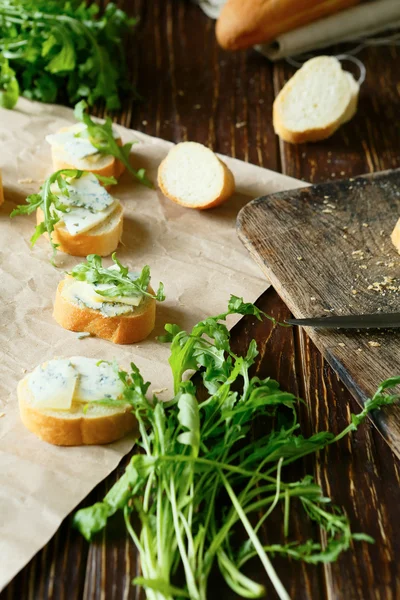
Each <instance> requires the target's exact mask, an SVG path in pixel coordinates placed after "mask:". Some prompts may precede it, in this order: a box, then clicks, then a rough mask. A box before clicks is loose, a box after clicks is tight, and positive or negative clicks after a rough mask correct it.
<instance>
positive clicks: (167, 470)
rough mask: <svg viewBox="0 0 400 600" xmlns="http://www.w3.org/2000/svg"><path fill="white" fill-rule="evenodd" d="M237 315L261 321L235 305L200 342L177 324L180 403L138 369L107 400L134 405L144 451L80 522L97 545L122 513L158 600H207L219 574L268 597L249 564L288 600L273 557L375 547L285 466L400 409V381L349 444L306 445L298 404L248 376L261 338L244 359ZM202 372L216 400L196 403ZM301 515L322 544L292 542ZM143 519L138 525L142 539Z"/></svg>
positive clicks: (207, 325)
mask: <svg viewBox="0 0 400 600" xmlns="http://www.w3.org/2000/svg"><path fill="white" fill-rule="evenodd" d="M232 313H238V314H253V315H254V316H255V317H257V318H258V319H261V318H262V316H263V313H261V312H260V311H259V310H258V309H257V308H256V307H255V306H253V305H251V304H245V303H243V301H242V299H240V298H236V297H234V296H233V297H231V300H230V303H229V307H228V312H227V313H225V314H222V315H218V316H217V317H214V318H208V319H206V320H204V321H202V322H200V323H198V324H197V325H196V326H195V327H194V328H193V330H192V331H191V332H190V333H187V332H186V331H183V330H181V329H180V328H179V327H178V326H176V325H167V326H166V330H167V335H166V336H165V338H164V341H168V342H170V343H171V357H170V365H171V369H172V371H173V374H174V380H175V390H176V394H175V397H174V398H173V399H172V400H171V401H169V402H167V403H165V402H162V401H159V400H158V399H157V398H156V397H154V398H153V399H152V400H151V401H149V400H148V399H147V397H146V394H147V391H148V387H149V383H145V382H144V380H143V378H142V376H141V375H140V373H139V371H138V369H137V367H136V366H135V365H134V364H132V365H131V372H130V373H127V372H124V371H119V377H120V379H121V380H122V381H123V383H124V393H123V398H122V399H120V400H118V401H113V400H110V399H105V400H103V401H102V403H108V404H113V402H122V403H123V404H126V403H127V402H128V403H130V404H131V405H132V411H133V413H134V414H135V415H136V418H137V420H138V423H139V429H140V435H141V440H140V442H139V445H140V446H141V448H142V450H143V452H142V453H140V454H136V455H134V456H133V457H132V459H131V461H130V463H129V465H128V467H127V469H126V471H125V474H124V475H123V476H122V477H121V479H120V480H119V481H118V482H117V483H116V484H115V485H114V486H113V487H112V488H111V490H110V491H109V492H108V493H107V495H106V496H105V498H104V500H103V501H102V502H98V503H96V504H94V505H93V506H90V507H88V508H84V509H81V510H79V511H78V512H77V513H76V515H75V517H74V524H75V526H76V527H77V528H78V529H79V530H80V531H81V532H82V534H83V535H84V536H85V537H86V539H88V540H90V539H91V538H92V536H93V535H94V534H95V533H96V532H98V531H100V530H102V529H103V528H104V527H105V526H106V524H107V521H108V519H109V518H110V517H111V516H112V515H114V514H115V513H116V512H117V511H122V512H123V516H124V519H125V523H126V527H127V530H128V532H129V534H130V536H131V538H132V540H133V542H134V544H135V546H136V548H137V550H138V552H139V554H140V562H141V567H142V576H141V577H137V578H136V579H135V580H134V583H135V584H137V585H141V586H143V587H144V588H145V590H146V595H147V598H148V599H149V600H173V599H174V598H178V599H183V598H190V599H191V600H206V598H207V583H208V578H209V575H210V572H211V569H212V568H213V566H215V565H217V566H218V568H219V570H220V572H221V574H222V576H223V577H224V579H225V581H226V583H227V584H228V585H229V586H230V588H232V590H233V591H234V592H235V593H236V594H238V595H239V596H241V597H244V598H260V597H262V596H264V594H265V589H264V587H263V586H262V585H260V584H259V583H257V582H255V581H253V580H251V579H250V578H249V577H248V576H247V575H246V574H245V573H244V572H243V568H244V566H245V565H246V563H247V562H248V561H249V560H250V559H252V558H254V557H257V556H258V557H259V559H260V561H261V562H262V564H263V566H264V568H265V571H266V573H267V574H268V577H269V578H270V580H271V582H272V583H273V585H274V587H275V590H276V592H277V594H278V596H279V598H281V599H282V600H287V599H288V598H289V596H288V594H287V592H286V590H285V588H284V586H283V584H282V582H281V581H280V579H279V578H278V576H277V573H276V571H275V569H274V567H273V564H272V561H271V557H273V556H275V555H282V556H287V557H290V558H292V559H296V560H303V561H305V562H308V563H312V564H316V563H320V562H331V561H334V560H336V558H337V557H338V555H339V554H340V553H341V552H342V551H344V550H347V549H348V548H349V546H350V543H351V542H352V540H363V541H372V540H371V538H370V537H369V536H367V535H365V534H361V533H353V532H352V531H351V528H350V524H349V522H348V519H347V517H346V516H345V514H344V513H343V512H341V511H340V510H339V509H338V508H336V507H330V500H329V499H328V498H326V497H325V496H324V495H323V493H322V490H321V488H320V487H319V486H318V485H317V484H316V483H315V482H314V481H313V478H312V477H311V476H307V477H304V478H302V479H301V480H299V481H294V482H293V481H290V480H288V481H286V480H285V466H286V465H288V464H290V463H292V462H294V461H296V460H298V459H300V458H301V457H303V456H306V455H308V454H311V453H314V452H317V451H318V450H321V449H323V448H325V447H326V446H328V445H329V444H332V443H334V442H336V441H337V440H339V439H340V438H342V437H343V436H344V435H346V434H348V433H349V432H351V431H354V430H355V429H356V428H357V427H358V425H359V424H360V423H362V421H363V420H364V419H365V417H366V416H367V414H368V413H369V412H370V411H371V410H372V409H376V408H379V407H381V406H384V405H388V404H392V403H393V402H394V401H395V400H397V399H398V398H399V395H395V394H392V395H388V394H386V393H385V390H387V389H390V388H393V387H394V386H396V385H398V384H400V377H396V378H393V379H390V380H387V381H385V382H384V383H383V384H382V385H381V386H380V387H379V389H378V391H377V392H376V394H375V395H374V397H373V398H372V399H370V400H369V401H368V402H367V403H366V404H365V407H364V409H363V410H362V411H361V412H360V413H359V414H358V415H352V418H351V423H350V424H349V425H348V427H346V429H345V430H344V431H342V432H341V433H340V434H339V435H337V436H334V435H333V434H331V433H329V432H327V431H322V432H319V433H316V434H314V435H312V436H311V437H309V438H306V437H304V436H303V435H302V434H301V433H300V431H299V424H298V422H297V415H296V405H297V402H298V401H297V399H296V398H295V397H294V396H293V395H292V394H289V393H287V392H284V391H282V390H281V389H280V388H279V384H278V383H277V382H276V381H273V380H271V379H269V378H267V379H259V378H258V377H251V376H250V374H249V370H250V368H251V365H252V364H253V363H254V360H255V357H256V356H257V348H256V343H255V341H254V340H253V341H252V342H251V343H250V345H249V347H248V351H247V354H246V356H244V357H240V356H236V355H235V354H234V353H233V352H232V351H231V349H230V344H229V332H228V329H227V327H226V325H225V323H224V321H225V319H226V317H227V315H228V314H232ZM116 369H117V370H118V367H117V366H116ZM198 369H201V377H202V383H203V384H204V386H205V388H206V389H207V391H208V397H207V399H206V400H200V399H199V398H198V391H197V390H196V387H195V385H194V384H193V382H191V381H184V377H183V375H184V374H185V373H186V372H187V371H188V370H198ZM238 390H240V391H238ZM260 418H261V419H263V420H264V421H263V422H265V421H267V422H269V428H266V433H265V434H264V435H263V436H262V437H261V438H260V439H257V440H252V439H250V436H249V431H250V428H251V426H252V424H253V422H255V421H257V420H259V419H260ZM279 507H281V508H282V510H281V511H280V510H278V508H279ZM291 510H299V511H302V512H303V514H304V518H305V519H311V520H312V521H314V522H316V523H317V524H318V525H319V526H320V527H321V528H322V529H323V530H324V533H325V536H324V537H325V539H326V542H325V544H324V545H321V543H320V542H319V541H316V540H312V539H309V540H296V539H295V538H293V534H292V532H291V531H290V520H289V516H290V511H291ZM260 513H261V514H262V516H261V517H260ZM281 515H282V516H281ZM133 519H134V520H135V521H137V520H139V522H140V531H139V532H138V531H137V529H135V528H134V527H133V524H132V521H133ZM271 519H274V520H276V519H281V520H282V527H281V530H282V531H283V537H282V539H277V540H273V541H271V542H270V543H269V544H268V545H267V546H266V545H263V543H262V541H261V539H260V537H259V535H258V533H259V530H260V527H261V526H262V525H263V524H267V523H268V521H270V520H271ZM238 525H241V526H242V527H243V528H244V530H245V531H246V534H247V540H246V541H245V542H244V543H239V544H237V543H236V544H235V542H234V537H233V533H234V531H235V529H236V527H237V526H238ZM178 572H180V573H182V572H183V574H184V578H183V579H184V583H182V582H181V579H179V577H178V578H177V573H178Z"/></svg>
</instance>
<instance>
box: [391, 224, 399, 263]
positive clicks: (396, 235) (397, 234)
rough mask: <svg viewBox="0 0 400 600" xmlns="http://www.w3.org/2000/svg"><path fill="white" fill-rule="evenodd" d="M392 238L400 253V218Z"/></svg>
mask: <svg viewBox="0 0 400 600" xmlns="http://www.w3.org/2000/svg"><path fill="white" fill-rule="evenodd" d="M390 238H391V240H392V243H393V245H394V247H395V248H396V250H397V252H398V253H399V254H400V219H399V220H398V221H397V223H396V225H395V228H394V229H393V231H392V235H391V236H390Z"/></svg>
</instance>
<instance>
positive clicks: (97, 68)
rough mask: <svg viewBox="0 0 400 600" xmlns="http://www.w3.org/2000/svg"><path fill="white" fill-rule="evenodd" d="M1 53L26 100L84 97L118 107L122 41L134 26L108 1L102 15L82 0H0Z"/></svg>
mask: <svg viewBox="0 0 400 600" xmlns="http://www.w3.org/2000/svg"><path fill="white" fill-rule="evenodd" d="M0 10H1V18H0V51H1V50H2V51H3V54H4V56H5V57H6V58H8V59H9V60H10V61H11V63H12V67H13V68H14V69H15V71H16V73H17V78H18V80H19V83H20V86H21V90H22V93H23V95H24V96H26V97H28V98H32V99H35V100H40V101H42V102H56V101H61V102H65V101H69V103H75V102H76V101H77V100H79V99H81V98H86V99H87V101H88V103H89V104H91V105H92V104H94V103H95V102H97V101H98V100H105V103H106V107H107V108H108V109H109V110H115V109H118V108H120V106H121V96H122V92H124V91H125V90H126V89H128V87H129V86H128V84H127V77H126V61H125V57H124V52H123V38H124V37H125V35H126V34H127V33H129V32H131V31H132V30H133V28H134V26H135V24H136V23H137V20H136V19H131V18H129V17H128V16H127V14H126V13H125V12H124V11H122V10H120V9H119V8H117V6H116V5H115V3H113V2H109V3H108V4H107V6H106V7H105V9H104V11H102V13H101V14H100V12H99V9H98V6H96V4H94V3H93V2H92V3H90V4H86V3H85V2H81V1H80V0H62V1H61V0H23V1H21V0H0Z"/></svg>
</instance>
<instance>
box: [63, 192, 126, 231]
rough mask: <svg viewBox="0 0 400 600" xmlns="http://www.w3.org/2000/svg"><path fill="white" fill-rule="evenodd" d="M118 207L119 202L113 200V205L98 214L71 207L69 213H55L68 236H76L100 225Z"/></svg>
mask: <svg viewBox="0 0 400 600" xmlns="http://www.w3.org/2000/svg"><path fill="white" fill-rule="evenodd" d="M118 205H119V200H115V199H113V203H112V204H110V205H109V206H108V207H107V208H106V209H105V210H101V211H99V212H91V211H90V210H87V209H86V208H81V207H79V206H77V207H75V206H74V207H72V208H71V209H70V210H69V212H61V211H57V213H58V215H59V217H60V221H59V223H60V224H61V223H64V225H65V227H66V229H67V231H68V233H69V234H70V235H78V233H85V232H86V231H89V230H90V229H93V228H94V227H97V225H100V223H102V222H103V221H105V220H106V219H107V217H109V216H110V215H111V214H112V213H113V212H114V210H115V209H116V208H117V206H118Z"/></svg>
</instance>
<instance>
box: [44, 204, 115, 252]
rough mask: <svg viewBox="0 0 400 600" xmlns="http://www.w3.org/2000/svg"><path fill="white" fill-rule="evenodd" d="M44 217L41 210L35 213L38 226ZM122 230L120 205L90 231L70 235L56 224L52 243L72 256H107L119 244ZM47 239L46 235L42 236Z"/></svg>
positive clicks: (61, 226) (60, 225)
mask: <svg viewBox="0 0 400 600" xmlns="http://www.w3.org/2000/svg"><path fill="white" fill-rule="evenodd" d="M43 218H44V215H43V211H42V209H41V208H38V209H37V211H36V222H37V224H38V225H39V223H41V222H42V221H43ZM122 228H123V208H122V206H121V204H119V205H118V206H117V208H116V209H115V210H114V212H113V213H112V214H111V215H110V216H109V217H108V218H107V219H106V220H105V221H104V222H103V223H100V225H97V227H94V228H93V229H90V230H89V231H87V232H85V233H78V234H77V235H71V234H70V233H69V232H68V231H67V229H66V228H65V227H64V226H63V225H62V224H59V223H57V225H56V226H55V228H54V231H53V233H52V238H53V241H54V242H55V243H56V244H59V248H58V249H59V250H61V252H65V253H66V254H71V255H72V256H85V257H86V256H87V255H88V254H98V255H99V256H108V255H109V254H112V253H113V252H114V250H116V249H117V246H118V244H119V242H120V239H121V236H122ZM44 235H45V236H46V237H47V238H48V235H47V233H45V234H44Z"/></svg>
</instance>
